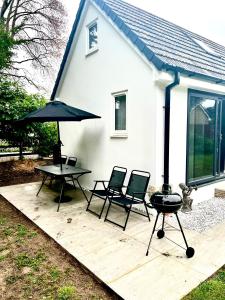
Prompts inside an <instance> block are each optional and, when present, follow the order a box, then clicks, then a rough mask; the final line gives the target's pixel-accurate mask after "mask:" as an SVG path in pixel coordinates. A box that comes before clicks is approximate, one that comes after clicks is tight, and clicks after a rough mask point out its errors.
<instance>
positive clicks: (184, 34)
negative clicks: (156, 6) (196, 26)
mask: <svg viewBox="0 0 225 300" xmlns="http://www.w3.org/2000/svg"><path fill="white" fill-rule="evenodd" d="M94 2H96V4H98V5H99V6H100V7H101V9H103V10H104V11H105V12H106V13H107V14H108V15H109V17H111V19H112V20H113V21H114V22H115V24H116V25H117V26H118V27H120V29H121V30H122V31H124V33H125V30H124V29H123V25H122V24H121V21H122V22H123V23H124V25H126V26H127V28H128V29H130V33H129V34H130V39H131V40H132V42H133V44H135V45H136V46H137V47H138V48H139V46H138V43H140V41H141V42H143V44H144V45H142V47H144V46H146V47H147V49H149V50H150V52H152V55H153V56H155V57H154V58H153V59H152V58H150V55H149V56H148V59H149V58H150V59H149V60H151V61H152V62H153V63H154V60H155V65H156V67H157V68H158V69H171V67H172V68H174V67H175V68H177V69H178V71H181V72H182V71H183V72H188V73H193V75H194V74H199V75H200V74H201V75H205V76H209V77H212V78H215V79H218V80H220V79H221V80H225V47H224V46H221V45H219V44H217V43H214V42H212V41H210V40H208V39H206V38H204V37H202V36H200V35H198V34H195V33H193V32H190V31H188V30H186V29H184V28H182V27H180V26H177V25H175V24H173V23H171V22H168V21H166V20H164V19H162V18H159V17H157V16H155V15H153V14H151V13H149V12H146V11H144V10H142V9H140V8H138V7H135V6H133V5H130V4H128V3H126V2H123V1H121V0H104V1H103V0H94ZM110 10H111V12H110ZM112 12H114V13H115V16H113V15H112ZM132 33H133V34H134V36H133V37H132ZM125 34H126V33H125ZM129 34H126V35H127V36H128V37H129ZM196 39H197V40H199V41H201V42H203V43H205V44H206V45H207V46H208V47H210V48H211V49H212V51H214V52H215V54H212V53H210V52H207V51H206V50H205V49H204V48H202V47H201V46H200V45H199V44H198V43H197V42H196V41H195V40H196ZM140 50H141V49H140ZM143 50H144V48H143V49H142V52H143ZM145 52H147V51H145Z"/></svg>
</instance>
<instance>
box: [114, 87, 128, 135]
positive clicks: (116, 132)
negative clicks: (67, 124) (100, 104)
mask: <svg viewBox="0 0 225 300" xmlns="http://www.w3.org/2000/svg"><path fill="white" fill-rule="evenodd" d="M111 95H112V101H111V113H110V114H111V138H128V122H127V121H128V119H127V116H128V105H127V99H128V90H123V91H120V92H114V93H112V94H111ZM119 96H126V129H125V130H116V129H115V128H116V124H115V110H116V97H119Z"/></svg>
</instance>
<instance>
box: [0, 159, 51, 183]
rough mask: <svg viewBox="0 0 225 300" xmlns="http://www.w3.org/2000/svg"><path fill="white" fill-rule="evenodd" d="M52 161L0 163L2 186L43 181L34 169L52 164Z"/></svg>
mask: <svg viewBox="0 0 225 300" xmlns="http://www.w3.org/2000/svg"><path fill="white" fill-rule="evenodd" d="M51 163H52V162H51V160H44V159H37V160H32V159H24V160H12V161H7V162H1V163H0V186H6V185H13V184H21V183H28V182H35V181H41V180H42V175H41V173H40V172H38V171H36V170H35V169H34V168H35V167H36V166H38V165H46V164H51Z"/></svg>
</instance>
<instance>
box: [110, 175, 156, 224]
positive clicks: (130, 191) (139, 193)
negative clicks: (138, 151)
mask: <svg viewBox="0 0 225 300" xmlns="http://www.w3.org/2000/svg"><path fill="white" fill-rule="evenodd" d="M150 176H151V174H150V173H149V172H145V171H139V170H133V171H132V172H131V175H130V178H129V182H128V186H127V189H126V193H125V194H123V195H120V196H119V197H118V196H116V197H115V196H114V195H110V196H109V197H108V199H109V206H108V209H107V212H106V216H105V220H104V221H108V222H110V223H113V224H115V225H117V226H119V227H121V228H123V230H125V229H126V226H127V222H128V219H129V216H130V212H131V211H132V212H135V213H137V214H139V215H142V216H144V217H147V218H148V219H149V221H150V216H149V212H148V208H147V206H146V201H145V195H146V192H147V188H148V184H149V180H150ZM112 204H115V205H118V206H121V207H123V208H125V212H126V214H127V216H126V220H125V224H124V225H121V224H119V223H116V222H114V221H112V220H110V219H108V214H109V211H110V208H111V206H112ZM137 204H143V205H144V207H145V211H146V214H144V213H141V212H140V211H137V210H132V206H133V205H137Z"/></svg>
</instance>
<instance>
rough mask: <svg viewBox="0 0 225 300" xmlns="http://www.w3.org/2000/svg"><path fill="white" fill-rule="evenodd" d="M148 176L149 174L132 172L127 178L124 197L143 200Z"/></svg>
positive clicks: (137, 171)
mask: <svg viewBox="0 0 225 300" xmlns="http://www.w3.org/2000/svg"><path fill="white" fill-rule="evenodd" d="M150 176H151V174H150V173H149V172H146V171H139V170H133V171H132V172H131V175H130V178H129V182H128V186H127V190H126V196H129V197H134V198H136V199H140V200H144V198H145V193H146V191H147V188H148V183H149V180H150ZM136 193H137V194H136ZM139 193H140V194H139Z"/></svg>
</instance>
